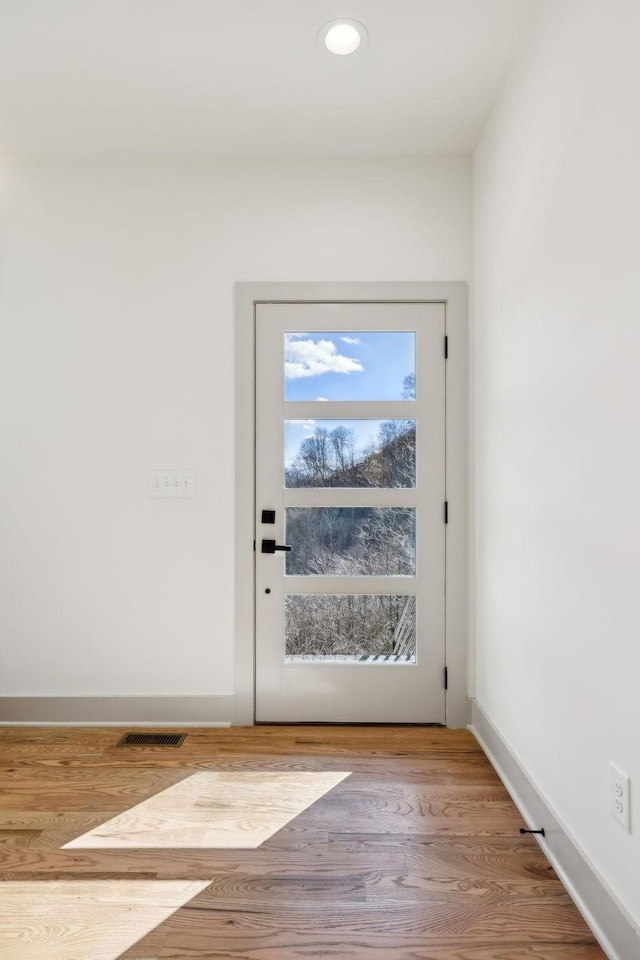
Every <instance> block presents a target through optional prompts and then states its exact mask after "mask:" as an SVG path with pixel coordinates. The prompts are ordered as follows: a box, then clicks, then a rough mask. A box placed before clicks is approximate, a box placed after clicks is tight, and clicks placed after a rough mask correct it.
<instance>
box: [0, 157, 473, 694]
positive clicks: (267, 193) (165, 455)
mask: <svg viewBox="0 0 640 960" xmlns="http://www.w3.org/2000/svg"><path fill="white" fill-rule="evenodd" d="M0 226H1V234H0V309H1V311H2V342H1V344H0V356H1V359H0V418H1V424H2V433H1V443H2V458H3V463H4V467H3V469H2V471H0V523H1V529H0V540H1V542H2V549H1V550H0V610H1V611H2V612H1V614H0V618H1V620H0V623H1V631H2V636H1V641H2V642H1V644H0V694H4V695H22V694H25V695H69V696H72V695H76V696H79V695H94V694H95V695H104V694H130V695H136V694H228V693H232V692H233V643H234V637H233V629H234V628H233V616H234V611H233V597H234V589H233V549H234V544H233V519H234V513H233V496H234V491H233V437H234V428H233V365H234V357H233V342H234V341H233V312H232V311H233V308H232V303H233V284H234V282H235V281H237V280H245V281H257V280H381V279H385V280H431V279H436V280H465V279H469V277H470V263H471V254H470V249H471V175H470V162H469V161H468V160H465V159H460V158H452V159H429V160H420V159H411V160H384V161H375V160H371V161H369V160H349V161H342V160H341V161H296V162H284V161H283V162H276V161H272V162H271V161H264V162H242V163H232V162H225V163H193V164H189V163H173V164H172V163H160V162H158V163H148V164H145V163H129V164H127V163H122V164H117V163H113V164H104V165H100V164H86V165H83V164H75V165H74V164H62V163H57V164H56V163H48V164H46V163H40V164H33V163H31V164H29V163H9V164H4V165H3V166H2V168H1V169H0ZM151 468H176V469H180V468H185V469H194V470H195V471H196V484H197V491H198V495H197V498H196V499H195V500H193V501H188V500H184V501H168V500H149V499H147V496H146V494H147V471H148V470H149V469H151Z"/></svg>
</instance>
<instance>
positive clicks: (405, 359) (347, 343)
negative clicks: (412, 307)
mask: <svg viewBox="0 0 640 960" xmlns="http://www.w3.org/2000/svg"><path fill="white" fill-rule="evenodd" d="M284 376H285V381H284V382H285V400H318V401H323V400H414V399H415V393H416V390H415V387H416V335H415V333H412V332H409V331H404V330H402V331H393V332H388V331H385V332H381V333H379V332H377V331H375V332H373V331H366V332H364V333H363V332H362V331H358V332H357V333H349V332H333V331H323V332H321V333H317V332H316V333H285V335H284Z"/></svg>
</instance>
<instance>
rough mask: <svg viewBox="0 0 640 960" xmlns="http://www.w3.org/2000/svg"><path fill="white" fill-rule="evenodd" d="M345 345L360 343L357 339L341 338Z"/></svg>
mask: <svg viewBox="0 0 640 960" xmlns="http://www.w3.org/2000/svg"><path fill="white" fill-rule="evenodd" d="M340 339H341V340H342V341H343V342H344V343H360V341H359V340H358V338H357V337H340Z"/></svg>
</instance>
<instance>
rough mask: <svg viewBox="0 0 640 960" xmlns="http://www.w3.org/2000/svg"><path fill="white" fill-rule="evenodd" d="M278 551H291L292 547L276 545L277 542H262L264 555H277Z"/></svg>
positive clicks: (281, 544)
mask: <svg viewBox="0 0 640 960" xmlns="http://www.w3.org/2000/svg"><path fill="white" fill-rule="evenodd" d="M276 550H283V551H289V550H291V547H288V546H287V545H286V544H284V543H276V542H275V540H263V541H262V553H275V552H276Z"/></svg>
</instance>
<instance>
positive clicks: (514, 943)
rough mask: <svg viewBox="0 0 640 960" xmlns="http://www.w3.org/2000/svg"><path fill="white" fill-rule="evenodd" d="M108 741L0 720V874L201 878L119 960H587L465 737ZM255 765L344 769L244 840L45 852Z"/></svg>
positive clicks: (305, 733)
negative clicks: (308, 800)
mask: <svg viewBox="0 0 640 960" xmlns="http://www.w3.org/2000/svg"><path fill="white" fill-rule="evenodd" d="M121 735H122V730H121V729H118V730H116V729H112V730H107V729H70V728H64V729H60V728H57V729H48V730H47V729H36V728H0V775H1V784H2V787H1V790H0V881H5V882H7V886H6V887H5V892H6V893H9V892H11V894H12V896H13V897H15V890H16V887H17V883H18V882H19V881H21V882H24V883H25V897H26V896H27V895H28V889H29V886H30V884H29V883H28V882H29V881H38V880H39V881H42V880H46V881H51V880H62V881H91V880H92V881H96V880H101V881H104V880H120V881H121V882H123V884H126V882H128V881H154V880H192V881H206V887H205V888H204V889H202V891H201V892H200V893H198V894H197V895H196V896H195V897H194V898H193V899H192V900H191V901H190V902H188V903H187V904H186V905H185V906H183V907H181V908H180V909H179V910H178V911H177V912H175V913H174V914H173V915H172V916H170V917H168V918H167V919H166V920H164V921H163V922H161V923H160V924H159V926H157V927H156V928H155V929H154V930H152V931H151V932H149V933H148V934H147V935H145V936H143V937H142V939H140V940H139V941H138V942H137V943H136V944H135V945H134V946H131V947H130V948H129V949H128V950H126V951H125V952H124V953H122V954H121V957H122V960H125V958H126V960H188V958H189V960H194V958H197V960H205V958H217V960H220V958H235V960H241V958H244V960H294V958H295V960H301V958H307V960H308V958H312V957H313V958H331V960H347V958H353V960H359V958H365V957H366V958H371V960H383V958H384V960H604V954H603V953H602V951H601V950H600V948H599V947H598V946H597V944H596V942H595V941H594V939H593V936H592V935H591V933H590V931H589V929H588V927H587V926H586V924H585V923H584V921H583V920H582V918H581V916H580V914H579V913H578V911H577V910H576V908H575V907H574V905H573V904H572V902H571V900H570V899H569V897H568V895H567V894H566V892H565V891H564V889H563V887H562V885H561V884H560V881H559V880H558V878H557V876H556V875H555V873H554V871H553V870H552V868H551V867H550V865H549V863H548V862H547V860H546V859H545V857H544V855H543V853H542V851H541V850H540V847H539V846H538V845H537V843H536V842H535V840H534V839H533V838H532V837H528V836H525V837H522V836H521V835H520V834H519V832H518V830H519V827H521V826H523V823H522V820H521V818H520V816H519V814H518V812H517V810H516V808H515V807H514V806H513V804H512V803H511V801H510V799H509V796H508V794H507V793H506V791H505V789H504V788H503V786H502V784H501V783H500V780H499V779H498V777H497V775H496V774H495V772H494V770H493V769H492V767H491V766H490V764H489V763H488V761H487V760H486V758H485V756H484V754H483V753H482V751H481V750H480V748H479V747H478V745H477V743H476V741H475V740H474V738H473V737H472V736H471V734H469V733H468V732H467V731H455V730H442V729H437V728H416V727H411V728H402V727H385V728H376V727H346V728H345V727H304V726H301V727H253V728H247V727H244V728H243V727H236V728H232V729H208V730H203V729H197V730H193V731H189V735H188V737H187V738H186V740H185V742H184V744H183V745H182V746H181V747H178V748H153V747H134V748H116V747H115V744H116V742H117V741H118V740H119V738H120V736H121ZM270 770H275V771H332V772H336V773H339V772H342V771H347V770H348V771H351V774H350V776H349V777H347V778H345V779H343V780H342V781H341V782H339V783H337V784H336V785H335V786H334V787H333V788H332V789H331V790H330V791H329V792H328V793H326V794H325V795H324V796H322V797H321V798H320V799H319V800H317V801H316V802H314V803H312V805H311V806H309V807H308V808H307V809H306V810H304V811H303V812H302V813H300V814H299V815H298V816H296V817H295V819H293V820H291V821H290V822H289V823H288V824H287V825H286V826H285V827H283V828H282V829H280V830H279V831H278V832H276V833H275V834H273V835H272V836H271V837H269V839H267V840H266V841H265V842H264V843H263V844H262V845H261V846H260V847H259V848H257V849H252V850H249V849H238V850H233V849H197V848H196V849H173V848H172V849H167V848H160V849H150V848H146V847H145V848H144V849H140V848H138V849H129V848H128V849H78V848H73V847H70V848H67V849H62V847H63V845H64V844H66V843H69V842H70V841H72V840H74V839H75V838H77V837H80V836H81V835H82V834H85V833H87V832H89V831H91V830H95V829H96V828H98V827H100V826H101V825H103V824H105V822H106V821H108V820H111V819H112V818H114V817H115V816H117V815H119V814H122V813H123V812H124V811H126V810H128V809H130V808H131V807H133V806H134V805H136V804H138V803H140V802H142V801H144V800H146V799H147V798H150V797H153V796H155V795H156V794H158V793H159V792H160V791H162V790H165V789H166V788H168V787H171V786H172V785H174V784H177V783H179V782H181V781H183V780H185V779H186V778H187V777H189V776H192V775H193V774H195V773H198V772H200V771H209V772H222V771H246V772H248V771H264V772H266V771H270ZM79 888H80V885H79ZM123 889H126V887H125V886H123ZM2 892H3V891H2V883H1V882H0V900H1V899H2ZM52 910H53V907H52ZM53 912H55V911H53ZM51 921H52V922H53V923H55V917H54V916H52V917H51ZM119 922H121V923H122V924H126V923H127V914H126V911H122V914H121V917H120V921H119ZM60 935H61V936H63V935H64V931H62V933H61V934H60ZM127 942H129V943H131V942H132V941H131V940H129V941H127ZM1 944H2V941H1V940H0V957H2V958H3V960H4V958H5V957H6V958H7V960H9V958H11V957H12V956H13V955H14V954H12V953H11V952H6V948H4V949H5V952H2V946H1ZM15 956H18V954H17V953H16V954H15ZM20 956H22V955H20ZM25 956H27V955H26V954H25ZM34 956H35V955H34ZM50 956H51V957H55V956H57V955H56V954H54V953H53V951H52V952H51V954H50ZM60 956H67V955H65V954H64V952H62V953H61V954H60ZM68 956H71V953H69V954H68ZM112 956H113V957H114V958H115V956H117V954H112ZM88 957H89V954H88V953H87V958H88Z"/></svg>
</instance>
